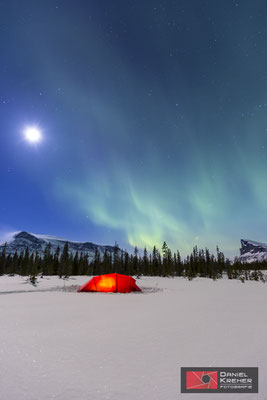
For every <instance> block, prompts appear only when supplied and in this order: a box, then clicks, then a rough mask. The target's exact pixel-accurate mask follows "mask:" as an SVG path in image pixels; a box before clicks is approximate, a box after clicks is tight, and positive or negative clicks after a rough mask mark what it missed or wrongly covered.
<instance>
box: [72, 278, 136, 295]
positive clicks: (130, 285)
mask: <svg viewBox="0 0 267 400" xmlns="http://www.w3.org/2000/svg"><path fill="white" fill-rule="evenodd" d="M135 291H138V292H140V291H141V289H140V288H139V287H138V286H137V285H136V284H135V279H133V278H132V277H131V276H128V275H121V274H106V275H99V276H94V277H93V278H92V279H90V281H88V282H86V283H85V284H84V285H82V286H81V287H80V288H79V289H78V292H119V293H129V292H135Z"/></svg>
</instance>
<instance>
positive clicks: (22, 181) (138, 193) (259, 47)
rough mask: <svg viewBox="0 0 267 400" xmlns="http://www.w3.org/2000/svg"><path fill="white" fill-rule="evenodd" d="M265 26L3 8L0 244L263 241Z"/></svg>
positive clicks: (255, 2) (231, 4)
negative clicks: (30, 238)
mask: <svg viewBox="0 0 267 400" xmlns="http://www.w3.org/2000/svg"><path fill="white" fill-rule="evenodd" d="M266 21H267V2H266V1H265V0H262V1H261V0H249V1H247V0H244V1H242V0H241V1H231V0H224V1H222V0H207V1H202V0H178V1H171V0H162V1H157V0H153V1H152V0H145V1H140V0H120V1H119V0H112V1H111V0H84V1H81V0H75V1H74V0H66V1H64V0H61V1H60V0H57V1H56V0H45V1H44V0H32V1H29V0H23V1H21V0H19V1H15V0H9V1H7V0H6V1H0V121H1V125H0V126H1V131H0V181H1V198H0V210H1V217H0V232H1V234H3V233H4V232H7V231H18V230H26V231H28V232H34V233H43V234H51V235H56V236H61V237H65V238H68V239H69V240H81V241H85V240H86V241H92V242H95V243H99V244H114V242H115V241H117V242H118V243H119V245H120V246H121V247H123V248H128V249H131V246H133V245H137V246H138V247H140V248H143V247H144V246H145V245H146V246H147V247H148V248H151V246H152V245H154V244H155V245H157V246H159V247H161V245H162V242H163V240H166V241H167V243H168V244H169V246H170V247H171V248H172V250H176V249H177V248H178V249H180V251H181V252H182V255H186V254H187V252H189V251H191V248H192V246H194V245H198V246H199V247H205V246H207V247H209V248H210V249H211V250H212V251H214V250H215V246H216V244H218V245H219V247H220V249H221V250H222V251H224V252H225V253H226V255H228V256H230V257H232V256H233V255H238V254H239V250H238V249H239V246H240V243H239V241H240V238H250V239H254V240H258V241H262V242H264V241H265V242H266V241H267V234H266V215H267V179H266V178H267V157H266V154H267V153H266V151H267V30H266V27H267V25H266ZM29 126H30V127H32V126H34V127H36V128H38V129H40V131H41V134H42V140H41V141H40V142H39V143H29V142H28V141H27V140H25V136H24V133H25V129H26V128H27V127H29Z"/></svg>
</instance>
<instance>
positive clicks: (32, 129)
mask: <svg viewBox="0 0 267 400" xmlns="http://www.w3.org/2000/svg"><path fill="white" fill-rule="evenodd" d="M24 137H25V139H26V140H27V142H29V143H38V142H40V141H41V140H42V133H41V131H40V129H39V128H37V127H36V126H28V127H26V128H25V129H24Z"/></svg>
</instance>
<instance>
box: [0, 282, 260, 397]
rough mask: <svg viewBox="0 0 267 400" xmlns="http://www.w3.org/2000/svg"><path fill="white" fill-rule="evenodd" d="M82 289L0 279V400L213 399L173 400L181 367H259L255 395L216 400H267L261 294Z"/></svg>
mask: <svg viewBox="0 0 267 400" xmlns="http://www.w3.org/2000/svg"><path fill="white" fill-rule="evenodd" d="M88 279H89V278H87V277H84V276H83V277H75V278H72V279H70V280H68V281H66V282H65V290H64V287H63V285H64V283H63V281H62V280H60V279H58V278H57V277H46V278H43V279H40V280H39V282H40V283H39V284H38V286H37V287H33V286H32V285H31V284H29V283H25V278H21V277H18V276H15V277H6V276H4V277H0V293H1V294H0V318H1V324H0V398H1V399H3V400H5V399H8V400H38V399H40V400H49V399H58V400H72V399H73V400H76V399H77V400H89V399H90V400H91V399H92V400H108V399H110V400H137V399H138V400H150V399H151V400H177V399H185V400H190V399H194V400H196V398H197V399H200V400H204V399H205V400H206V399H207V398H210V397H212V399H213V397H214V398H215V397H216V398H217V395H214V394H213V395H209V394H181V393H180V367H182V366H183V367H194V366H196V367H202V366H203V367H206V366H212V367H229V366H230V367H231V366H232V367H244V366H246V367H259V390H260V393H259V394H258V395H257V394H239V395H238V394H223V395H222V394H220V395H218V399H221V400H222V399H223V400H224V399H226V400H239V399H242V400H248V399H249V400H254V399H261V400H266V399H267V346H266V333H267V316H266V315H267V314H266V301H267V284H263V283H261V282H252V281H250V282H246V283H244V284H243V283H241V282H240V281H236V280H232V281H229V280H227V279H223V280H218V281H216V282H214V281H212V280H209V279H200V278H199V279H195V280H193V281H191V282H189V281H187V280H185V279H183V278H174V279H172V278H142V279H138V280H137V284H138V285H140V286H141V287H146V288H148V289H147V290H145V291H144V292H143V293H130V294H119V293H77V292H75V291H74V290H75V286H74V285H80V284H82V283H84V282H86V281H87V280H88ZM149 288H150V289H149ZM157 289H160V290H157ZM29 291H31V292H29Z"/></svg>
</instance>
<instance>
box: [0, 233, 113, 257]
mask: <svg viewBox="0 0 267 400" xmlns="http://www.w3.org/2000/svg"><path fill="white" fill-rule="evenodd" d="M66 242H68V245H69V252H70V253H72V254H75V253H76V251H78V254H79V255H80V254H81V253H83V254H88V257H89V259H90V258H93V257H94V255H95V251H96V249H97V250H98V252H99V253H100V256H103V255H104V253H105V251H108V252H109V253H113V252H114V246H109V245H98V244H95V243H92V242H78V241H71V240H67V239H63V238H59V237H57V236H51V235H40V234H35V233H29V232H26V231H18V232H13V233H11V234H10V236H9V238H8V239H7V240H6V241H5V242H4V243H2V244H1V245H0V252H1V251H2V250H3V248H4V247H5V246H6V253H7V254H14V253H15V252H16V251H17V253H18V254H19V253H20V252H21V251H25V250H26V248H27V247H28V249H29V252H30V253H35V252H36V251H37V252H38V253H39V255H41V256H43V254H44V250H45V248H46V247H47V245H48V244H49V243H50V245H51V248H50V251H51V253H54V252H56V251H57V249H58V247H59V250H60V253H61V252H62V250H63V248H64V245H65V243H66Z"/></svg>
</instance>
